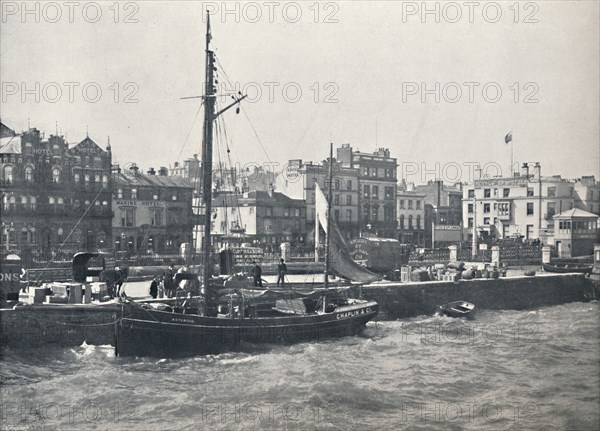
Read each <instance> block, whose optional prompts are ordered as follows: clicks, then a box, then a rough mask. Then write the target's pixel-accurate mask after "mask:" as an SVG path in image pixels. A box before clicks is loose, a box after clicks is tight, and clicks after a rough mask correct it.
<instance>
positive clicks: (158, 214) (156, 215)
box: [150, 209, 163, 226]
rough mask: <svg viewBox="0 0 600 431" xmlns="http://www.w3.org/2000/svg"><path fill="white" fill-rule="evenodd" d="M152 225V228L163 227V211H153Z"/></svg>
mask: <svg viewBox="0 0 600 431" xmlns="http://www.w3.org/2000/svg"><path fill="white" fill-rule="evenodd" d="M150 217H151V219H150V224H151V225H152V226H162V224H163V216H162V209H155V210H153V211H152V213H151V214H150Z"/></svg>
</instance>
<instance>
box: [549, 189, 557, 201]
mask: <svg viewBox="0 0 600 431" xmlns="http://www.w3.org/2000/svg"><path fill="white" fill-rule="evenodd" d="M554 196H556V187H548V197H550V198H552V197H554Z"/></svg>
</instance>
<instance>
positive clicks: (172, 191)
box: [113, 164, 194, 254]
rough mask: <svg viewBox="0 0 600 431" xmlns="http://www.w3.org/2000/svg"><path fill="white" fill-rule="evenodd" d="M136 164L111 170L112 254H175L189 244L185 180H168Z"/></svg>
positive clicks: (189, 188) (189, 199) (189, 204)
mask: <svg viewBox="0 0 600 431" xmlns="http://www.w3.org/2000/svg"><path fill="white" fill-rule="evenodd" d="M167 173H168V172H167V169H166V168H161V169H159V171H158V173H156V172H155V171H154V169H152V168H150V169H149V171H148V173H147V174H143V173H141V172H140V169H139V168H138V166H137V165H136V164H132V165H131V166H130V167H129V168H128V169H125V170H123V171H121V169H120V168H119V167H118V166H116V167H115V169H114V170H113V191H114V196H113V211H114V214H115V217H114V220H113V238H114V243H113V245H114V248H115V250H116V251H124V252H127V253H128V254H148V253H177V252H179V251H180V246H181V244H184V243H188V244H190V245H191V244H192V241H193V236H192V234H193V228H194V222H193V216H192V195H193V191H194V186H193V185H192V184H191V183H190V182H189V181H188V180H187V179H185V178H182V177H178V176H168V175H167Z"/></svg>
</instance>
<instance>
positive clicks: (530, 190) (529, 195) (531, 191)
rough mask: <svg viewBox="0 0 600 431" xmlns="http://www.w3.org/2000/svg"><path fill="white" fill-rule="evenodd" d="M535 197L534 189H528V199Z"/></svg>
mask: <svg viewBox="0 0 600 431" xmlns="http://www.w3.org/2000/svg"><path fill="white" fill-rule="evenodd" d="M532 196H533V187H527V197H528V198H530V197H532Z"/></svg>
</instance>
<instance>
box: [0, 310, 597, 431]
mask: <svg viewBox="0 0 600 431" xmlns="http://www.w3.org/2000/svg"><path fill="white" fill-rule="evenodd" d="M599 316H600V307H599V304H598V303H591V304H590V303H576V304H567V305H561V306H556V307H548V308H543V309H540V310H533V311H482V312H481V313H479V314H478V316H477V319H476V320H474V321H461V320H458V321H457V320H454V319H449V318H445V317H436V318H434V317H418V318H413V319H405V320H400V321H394V322H373V323H370V324H369V325H368V326H367V328H366V329H365V330H364V331H363V333H362V334H361V335H360V336H357V337H347V338H343V339H340V340H332V341H327V342H323V343H315V344H312V343H305V344H298V345H293V346H267V347H263V348H261V349H260V350H258V351H253V352H243V353H227V354H222V355H212V356H202V357H194V358H187V359H177V360H174V359H146V358H115V357H114V354H113V348H112V347H111V346H90V345H86V344H84V345H82V346H79V347H76V348H70V349H63V348H50V347H44V348H36V349H31V350H30V351H23V350H19V351H14V350H10V349H6V350H5V351H4V352H3V353H4V355H3V362H2V368H1V377H2V386H1V389H0V391H1V394H2V401H3V411H2V415H3V419H4V425H6V429H10V428H11V427H12V428H14V429H18V428H19V427H21V429H23V427H27V426H29V429H32V428H35V427H38V428H40V429H42V428H43V427H46V428H48V429H65V430H69V429H102V430H104V429H131V430H149V429H157V430H171V429H190V430H191V429H204V428H206V429H222V430H235V429H240V430H248V429H261V430H263V429H332V430H342V429H343V430H346V429H390V430H392V429H393V430H396V429H417V430H418V429H423V430H432V429H433V430H435V429H439V430H452V429H461V430H462V429H466V430H482V429H483V430H485V429H490V430H492V429H493V430H496V429H581V430H588V429H590V430H592V429H598V423H599V420H600V418H599V414H598V411H599V409H598V407H599V402H600V398H599V395H598V394H599V389H600V370H599V366H598V358H599V357H600V344H599V335H600V325H598V323H599Z"/></svg>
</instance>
